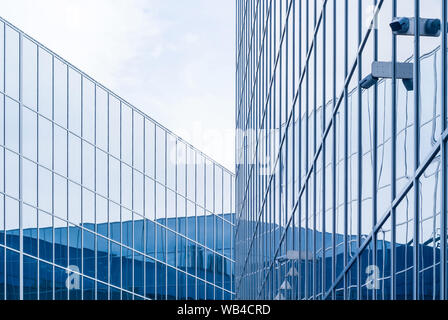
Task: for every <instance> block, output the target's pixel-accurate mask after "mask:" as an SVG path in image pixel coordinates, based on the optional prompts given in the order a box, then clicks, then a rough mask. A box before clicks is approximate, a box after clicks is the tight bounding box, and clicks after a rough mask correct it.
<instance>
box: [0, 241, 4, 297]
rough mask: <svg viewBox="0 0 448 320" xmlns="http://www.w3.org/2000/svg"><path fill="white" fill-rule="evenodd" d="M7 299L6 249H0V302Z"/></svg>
mask: <svg viewBox="0 0 448 320" xmlns="http://www.w3.org/2000/svg"><path fill="white" fill-rule="evenodd" d="M4 299H5V249H4V248H3V247H0V301H1V300H4Z"/></svg>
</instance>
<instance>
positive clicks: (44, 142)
mask: <svg viewBox="0 0 448 320" xmlns="http://www.w3.org/2000/svg"><path fill="white" fill-rule="evenodd" d="M38 121H39V150H38V151H39V163H40V164H41V165H43V166H45V167H47V168H49V169H50V168H51V167H52V162H53V148H52V145H53V128H52V124H51V122H50V121H48V120H46V119H45V118H43V117H39V119H38Z"/></svg>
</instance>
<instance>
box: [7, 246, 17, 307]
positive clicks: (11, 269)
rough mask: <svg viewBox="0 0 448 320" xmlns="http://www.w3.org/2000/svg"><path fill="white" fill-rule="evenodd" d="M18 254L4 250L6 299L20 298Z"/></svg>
mask: <svg viewBox="0 0 448 320" xmlns="http://www.w3.org/2000/svg"><path fill="white" fill-rule="evenodd" d="M19 271H20V255H19V254H18V253H16V252H14V251H11V250H6V299H7V300H19V299H20V273H19Z"/></svg>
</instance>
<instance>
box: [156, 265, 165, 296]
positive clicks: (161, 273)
mask: <svg viewBox="0 0 448 320" xmlns="http://www.w3.org/2000/svg"><path fill="white" fill-rule="evenodd" d="M157 300H166V265H164V264H162V263H157Z"/></svg>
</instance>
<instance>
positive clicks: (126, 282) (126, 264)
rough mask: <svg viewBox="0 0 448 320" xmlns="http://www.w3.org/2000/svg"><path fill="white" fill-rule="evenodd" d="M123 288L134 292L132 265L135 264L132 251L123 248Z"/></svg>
mask: <svg viewBox="0 0 448 320" xmlns="http://www.w3.org/2000/svg"><path fill="white" fill-rule="evenodd" d="M121 263H122V272H123V274H122V288H123V289H125V290H128V291H132V290H133V288H132V278H133V276H132V264H133V254H132V250H130V249H127V248H124V247H123V248H122V260H121Z"/></svg>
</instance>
